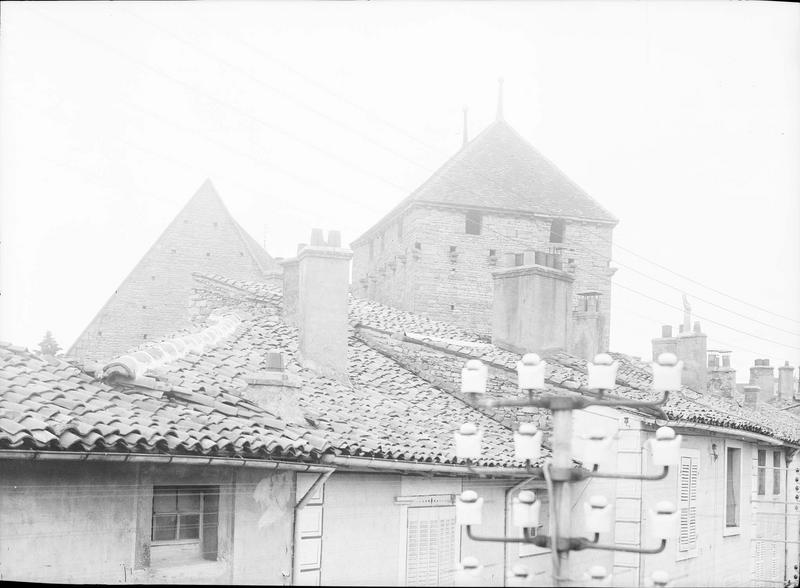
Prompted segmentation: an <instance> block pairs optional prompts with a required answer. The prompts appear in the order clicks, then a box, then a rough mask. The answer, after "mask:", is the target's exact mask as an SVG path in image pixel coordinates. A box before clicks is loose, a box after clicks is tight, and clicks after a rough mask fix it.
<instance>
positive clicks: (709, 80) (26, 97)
mask: <svg viewBox="0 0 800 588" xmlns="http://www.w3.org/2000/svg"><path fill="white" fill-rule="evenodd" d="M798 39H800V7H799V6H798V5H797V4H791V3H768V2H752V3H727V2H709V3H703V2H691V3H686V4H684V3H681V2H669V3H667V2H655V3H649V2H640V3H634V2H619V3H612V2H591V3H582V2H560V3H556V2H526V3H523V2H508V3H504V2H493V3H480V2H468V3H457V2H448V3H445V2H430V3H419V4H417V3H410V2H402V3H401V2H372V3H362V2H355V3H339V2H337V3H317V2H307V3H282V2H259V3H256V2H242V3H238V2H195V3H174V4H173V3H167V2H159V3H134V2H126V3H104V2H92V3H85V4H84V3H77V2H63V3H53V4H49V3H39V2H37V3H14V2H3V5H2V20H1V21H0V67H1V68H2V69H1V70H0V88H2V90H1V92H2V93H1V94H0V231H1V233H0V236H1V238H2V246H1V247H0V288H1V289H2V296H0V305H1V306H0V339H2V340H6V341H12V342H15V343H18V344H21V345H26V346H29V347H35V346H36V344H37V343H38V341H40V340H41V338H42V335H43V334H44V332H45V330H48V329H49V330H52V331H53V333H54V335H55V337H56V338H57V340H58V341H59V342H60V343H61V345H62V346H63V347H65V348H66V347H68V346H69V345H71V344H72V342H73V341H74V340H75V338H77V336H78V335H79V334H80V332H81V331H82V330H83V329H84V328H85V327H86V326H87V324H88V323H89V321H90V320H91V319H92V317H93V316H94V315H95V313H96V312H97V311H98V310H99V309H100V307H101V306H102V305H103V303H104V302H105V301H106V300H107V299H108V297H109V296H110V295H111V294H112V293H113V292H114V289H115V288H116V287H117V286H118V285H119V284H120V282H121V281H122V280H123V279H124V278H125V276H126V275H127V274H128V273H129V272H130V270H131V269H132V268H133V266H134V265H135V264H136V262H137V261H138V260H139V259H140V258H141V257H142V256H143V255H144V253H145V252H146V251H147V249H148V248H149V247H150V246H151V245H152V243H153V242H154V241H155V240H156V239H157V238H158V236H159V234H160V233H161V232H162V231H163V230H164V229H165V228H166V226H167V225H168V224H169V222H170V221H171V220H172V218H173V217H174V216H175V215H176V214H177V213H178V211H179V210H180V208H181V207H182V206H183V205H184V204H185V203H186V201H187V200H188V199H189V198H190V197H191V196H192V195H193V193H194V192H195V190H196V189H197V188H198V187H199V186H200V184H201V183H202V182H203V181H204V180H205V179H206V178H211V180H212V181H213V182H214V184H215V185H216V187H217V189H218V191H219V193H220V194H221V196H222V198H223V200H224V201H225V203H226V205H227V206H228V208H229V209H230V211H231V212H232V214H233V216H234V217H235V218H236V219H237V220H238V221H239V222H240V223H241V224H242V225H243V226H244V227H245V228H246V229H247V230H248V231H249V232H250V233H251V234H252V235H253V237H255V238H256V240H257V241H259V242H260V243H263V244H265V246H266V249H267V250H268V251H269V253H270V254H272V255H273V256H290V255H292V254H293V253H294V250H295V246H296V244H297V243H298V242H300V241H306V240H307V239H308V235H309V232H310V229H311V227H313V226H319V227H322V228H325V229H340V230H341V231H343V233H344V239H345V241H347V242H349V241H352V240H353V239H355V238H356V237H357V236H359V235H360V233H361V232H363V231H364V230H365V229H367V228H368V227H369V226H371V224H373V223H374V222H375V221H376V220H377V219H378V218H379V217H380V216H382V215H383V214H384V213H385V212H387V211H388V210H389V209H390V208H392V207H393V206H394V205H395V204H396V203H397V202H398V201H399V200H400V199H401V198H403V197H404V196H405V195H407V194H408V193H409V192H410V191H411V190H413V189H414V188H415V187H416V186H417V185H418V184H420V183H421V182H422V181H423V180H425V179H426V178H427V177H428V176H429V175H430V174H431V173H432V172H433V171H434V170H435V169H436V168H437V167H438V166H439V165H440V164H441V163H443V162H444V161H445V160H446V159H447V158H448V157H449V156H450V155H452V154H453V153H454V152H455V151H456V150H458V148H459V147H460V142H461V133H462V128H461V119H462V108H463V107H464V106H467V107H468V108H469V129H470V134H471V135H472V136H474V135H475V134H477V133H478V132H479V131H480V130H482V129H483V128H484V127H485V126H486V125H488V124H489V123H490V122H491V121H492V119H493V117H494V113H495V108H496V92H497V89H496V84H497V82H496V80H497V78H498V77H499V76H503V77H504V78H505V114H506V119H507V120H508V121H509V122H510V123H511V124H512V125H513V126H514V127H515V128H516V129H517V130H518V131H519V132H520V133H521V134H522V135H523V136H524V137H526V138H527V139H528V140H529V141H530V142H531V143H532V144H533V145H535V146H536V147H537V148H538V149H539V150H540V151H541V152H542V153H544V154H545V155H546V156H547V157H548V158H549V159H551V160H552V161H554V162H555V163H556V164H557V165H558V166H559V167H560V168H561V169H562V170H564V171H565V172H566V173H567V175H569V176H570V177H571V178H572V179H573V180H575V181H576V182H577V183H578V184H579V185H581V186H582V187H583V188H584V189H585V190H587V191H588V192H589V193H590V194H591V195H592V196H593V197H594V198H595V199H597V200H598V201H599V202H601V203H602V204H603V205H604V206H605V207H606V208H607V209H609V210H610V211H611V212H613V213H614V214H615V215H616V216H617V217H618V218H619V219H620V223H619V225H618V226H617V228H616V230H615V233H614V240H615V249H614V260H615V261H614V265H616V266H618V267H619V268H620V269H619V271H618V272H617V274H616V276H615V278H614V282H615V284H616V285H615V288H614V292H613V300H612V305H613V315H612V331H611V333H612V335H611V336H612V350H614V351H622V352H626V353H631V354H634V355H641V356H645V357H649V354H650V339H651V338H653V337H655V336H658V334H659V333H660V327H659V325H661V324H663V323H671V324H674V325H677V324H678V323H679V322H680V320H681V311H680V308H681V291H684V292H686V293H687V294H688V296H689V300H690V301H691V304H692V308H693V310H694V312H695V314H696V315H699V317H702V318H698V319H697V320H700V321H701V323H702V325H703V329H704V331H705V332H707V333H708V335H709V347H710V348H724V349H731V350H733V351H734V365H735V367H736V368H737V370H738V378H739V380H740V381H742V380H744V379H746V377H747V367H748V366H749V365H752V361H753V358H755V357H764V358H770V359H771V360H772V361H773V363H774V364H778V363H780V364H781V365H782V364H783V362H784V361H785V360H789V361H790V362H791V363H792V365H797V364H798V362H800V335H799V334H798V333H800V302H799V301H800V237H799V236H798V227H800V167H799V166H798V161H800V112H799V111H798V110H799V109H798V105H799V104H800V63H798V56H800V46H799V41H798ZM654 263H655V264H658V265H654ZM659 266H661V267H659ZM667 268H668V269H669V270H672V271H675V272H678V273H680V274H682V275H684V276H687V277H689V278H691V279H692V280H694V281H687V280H686V279H683V278H681V277H678V276H676V275H675V274H672V273H670V272H669V271H668V270H667ZM656 280H657V281H656ZM708 288H713V290H709V289H708ZM634 290H635V291H636V292H634ZM723 293H724V294H727V295H730V296H733V297H734V298H735V299H738V301H737V300H734V299H731V298H729V297H726V296H725V295H724V294H723ZM703 299H704V300H705V301H704V300H703ZM667 305H671V306H667ZM753 305H754V306H753ZM757 307H758V308H757ZM715 323H719V324H715Z"/></svg>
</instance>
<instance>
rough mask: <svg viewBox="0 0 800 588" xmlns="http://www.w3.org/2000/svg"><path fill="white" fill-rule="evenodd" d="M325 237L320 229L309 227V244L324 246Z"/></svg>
mask: <svg viewBox="0 0 800 588" xmlns="http://www.w3.org/2000/svg"><path fill="white" fill-rule="evenodd" d="M325 245H326V243H325V237H324V236H323V233H322V229H311V246H312V247H324V246H325Z"/></svg>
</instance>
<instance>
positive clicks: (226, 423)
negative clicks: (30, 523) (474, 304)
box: [0, 274, 800, 466]
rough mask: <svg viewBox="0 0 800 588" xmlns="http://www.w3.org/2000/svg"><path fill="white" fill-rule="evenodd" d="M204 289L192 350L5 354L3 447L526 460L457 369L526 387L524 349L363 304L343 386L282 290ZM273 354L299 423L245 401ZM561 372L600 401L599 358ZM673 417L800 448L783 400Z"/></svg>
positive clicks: (719, 401) (627, 385)
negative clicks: (486, 371)
mask: <svg viewBox="0 0 800 588" xmlns="http://www.w3.org/2000/svg"><path fill="white" fill-rule="evenodd" d="M194 279H195V281H196V291H197V293H198V294H199V295H200V296H201V297H202V298H203V299H204V300H206V301H207V303H208V307H209V308H213V309H214V314H211V315H208V316H207V318H206V324H205V325H200V326H198V327H196V328H195V329H194V330H193V331H192V332H193V333H196V334H194V335H192V334H191V333H189V332H186V333H183V334H179V336H180V340H177V339H172V340H169V341H167V342H161V343H150V344H148V345H142V346H140V347H139V348H138V349H137V350H132V351H131V354H130V355H128V356H122V357H120V358H118V359H117V360H116V361H112V362H109V363H106V364H105V365H100V364H94V365H92V364H82V363H80V362H78V361H77V360H69V359H67V360H65V359H58V358H53V357H40V356H37V355H35V354H33V353H30V352H29V351H27V350H26V349H23V348H20V347H16V346H14V345H10V344H2V345H0V389H2V390H3V393H2V395H0V449H38V450H72V451H76V450H77V451H103V452H137V453H162V454H173V455H206V456H223V457H224V456H235V457H244V458H259V459H294V460H305V461H313V460H315V459H316V458H318V457H319V456H320V455H323V454H333V455H354V456H365V457H375V458H386V459H396V460H404V461H412V462H429V463H430V462H433V463H456V459H455V457H454V455H453V441H452V434H453V431H454V430H455V428H456V427H458V426H459V425H460V424H461V423H464V422H475V423H477V424H478V425H479V427H480V428H481V429H483V430H484V431H485V433H484V459H483V460H482V462H481V464H482V465H488V466H494V465H497V466H501V465H520V464H519V463H518V462H515V461H514V459H513V454H512V450H511V448H512V444H511V431H510V428H509V425H510V424H511V423H510V422H508V418H507V416H506V415H504V414H503V413H500V412H498V413H492V411H482V410H478V409H476V408H475V407H473V406H470V404H469V402H468V400H467V399H465V398H462V397H460V395H459V394H458V393H457V392H456V391H454V390H453V389H452V386H451V387H448V386H447V385H445V384H446V382H445V380H447V377H448V374H444V375H443V372H447V371H448V370H449V371H450V372H455V371H456V368H453V366H454V365H458V366H460V365H463V361H464V360H465V359H466V358H470V357H475V358H480V359H482V360H483V361H485V362H487V363H488V364H489V365H490V366H491V367H492V368H493V370H494V371H495V372H496V373H499V374H500V377H507V378H508V380H509V382H512V383H513V381H515V374H514V368H515V364H516V362H517V361H518V359H519V358H518V356H517V355H515V354H512V353H509V352H507V351H504V350H502V349H500V348H498V347H495V346H494V345H491V344H490V343H487V342H486V341H484V340H483V339H482V338H481V337H479V336H477V335H474V334H471V333H469V332H467V331H464V330H462V329H459V328H455V327H452V326H450V325H447V324H445V323H441V322H437V321H433V320H430V319H426V318H424V317H419V316H417V315H414V314H411V313H408V312H404V311H400V310H397V309H394V308H390V307H387V306H383V305H381V304H378V303H375V302H373V301H366V300H361V299H355V298H351V302H350V323H351V331H350V336H349V371H348V376H349V383H348V384H343V383H339V382H337V381H334V380H332V379H328V378H325V377H321V376H318V375H317V374H315V373H313V372H311V371H310V370H308V369H305V368H304V367H303V366H302V365H301V364H300V362H299V361H298V358H297V330H296V329H295V328H294V327H291V326H289V325H288V324H286V322H284V320H283V319H282V318H281V314H280V311H281V303H282V295H281V292H280V289H278V288H277V287H275V286H269V285H266V284H263V283H259V282H249V281H242V280H234V279H228V278H224V277H220V276H215V275H206V274H195V275H194ZM370 332H377V333H383V334H391V337H389V339H391V340H392V341H397V342H400V341H401V340H402V341H405V342H409V343H410V344H413V345H418V346H424V347H425V349H426V350H430V352H431V355H429V356H428V357H427V359H426V360H425V361H426V362H428V363H427V364H426V369H423V368H421V367H420V366H419V365H416V364H414V363H413V362H408V361H407V358H404V357H402V356H401V355H400V354H396V353H395V352H393V351H392V349H391V348H388V347H386V346H379V345H375V344H374V343H373V342H372V338H371V337H369V336H368V335H369V333H370ZM268 351H280V352H283V354H284V357H285V358H286V364H285V367H284V368H283V369H284V370H285V372H286V374H287V375H289V376H290V377H291V378H292V379H294V381H295V382H296V384H297V388H296V391H297V392H296V401H297V406H298V408H299V413H298V414H297V415H295V416H291V415H290V416H286V415H285V414H283V413H281V412H280V411H274V410H271V409H270V408H269V407H267V408H265V407H264V406H263V405H259V404H256V403H254V402H252V401H251V400H248V398H247V397H246V396H247V395H246V394H244V391H245V390H246V389H247V387H248V385H249V384H248V382H251V383H252V379H251V378H252V376H253V375H254V374H259V373H263V372H265V371H269V370H270V369H271V367H273V366H271V365H270V362H269V359H268V355H269V354H268V353H267V352H268ZM143 352H144V353H143ZM613 355H614V357H615V358H616V359H618V360H619V361H620V369H619V372H618V376H617V386H616V388H615V389H614V390H613V391H612V393H613V394H615V395H618V396H623V397H628V398H636V399H653V398H655V397H656V396H657V395H656V394H655V393H654V392H652V391H651V390H650V383H651V374H650V368H649V366H648V365H647V364H645V363H643V362H641V361H638V360H636V359H634V358H630V357H628V356H625V355H622V354H613ZM131 358H135V360H134V359H131ZM453 358H456V359H457V360H458V361H456V362H454V361H452V359H453ZM547 362H548V369H547V373H546V381H547V383H548V385H549V386H550V387H551V388H553V389H557V390H559V391H561V392H568V393H585V394H591V393H593V392H592V391H590V390H588V389H587V388H586V383H587V379H586V362H585V361H583V360H580V359H577V358H575V357H573V356H571V355H569V354H566V353H563V352H554V353H550V354H548V356H547ZM431 364H434V365H431ZM439 364H440V365H439ZM431 367H432V368H434V369H428V368H431ZM126 371H127V373H126ZM134 372H135V373H134ZM432 373H433V374H437V375H436V376H435V377H431V375H430V374H432ZM120 375H122V376H124V377H120ZM449 376H450V380H451V381H452V380H453V379H454V378H455V379H457V378H458V374H457V373H450V374H449ZM509 389H513V385H512V386H510V387H509ZM664 408H665V412H666V415H667V417H668V419H669V420H670V424H679V425H686V426H701V427H703V426H706V425H713V426H717V427H722V428H728V429H732V430H734V431H735V430H740V431H747V432H752V433H758V434H761V435H765V436H768V437H772V438H774V439H777V440H780V441H783V442H787V443H791V444H800V418H798V417H796V416H794V415H792V414H790V413H789V412H788V411H781V410H779V409H778V408H776V407H775V406H771V405H768V404H764V403H762V404H761V405H759V407H758V409H756V410H753V409H751V408H744V407H742V406H740V404H739V403H738V402H737V400H736V399H726V398H720V397H713V396H708V395H705V394H698V393H695V392H693V391H691V390H689V389H687V388H684V389H683V390H681V391H680V392H676V393H673V394H672V395H671V396H670V399H669V401H668V403H667V404H666V406H665V407H664ZM534 412H535V411H532V412H528V413H525V412H523V413H522V415H523V416H522V417H521V418H520V420H525V419H534V418H535V415H534ZM517 417H518V415H517Z"/></svg>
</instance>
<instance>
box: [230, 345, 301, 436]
mask: <svg viewBox="0 0 800 588" xmlns="http://www.w3.org/2000/svg"><path fill="white" fill-rule="evenodd" d="M266 359H267V362H266V363H267V369H266V370H264V371H262V372H252V373H249V374H246V375H245V376H243V379H244V381H245V382H246V383H247V388H245V389H244V390H243V391H242V393H241V394H242V396H243V397H244V398H246V399H247V400H250V401H251V402H254V403H255V404H257V405H258V406H260V407H261V408H263V409H266V410H268V411H270V412H271V413H272V414H274V415H275V416H277V417H280V418H281V419H282V420H284V421H287V422H292V423H302V422H303V412H302V411H301V410H300V407H299V405H298V404H297V390H298V389H299V388H300V379H299V378H298V377H297V374H293V373H291V372H289V371H287V370H286V357H285V356H284V354H283V352H281V351H268V352H267V357H266Z"/></svg>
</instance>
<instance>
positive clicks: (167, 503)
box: [153, 488, 176, 512]
mask: <svg viewBox="0 0 800 588" xmlns="http://www.w3.org/2000/svg"><path fill="white" fill-rule="evenodd" d="M175 495H176V492H175V489H174V488H156V489H155V490H154V492H153V512H175Z"/></svg>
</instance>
